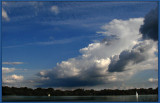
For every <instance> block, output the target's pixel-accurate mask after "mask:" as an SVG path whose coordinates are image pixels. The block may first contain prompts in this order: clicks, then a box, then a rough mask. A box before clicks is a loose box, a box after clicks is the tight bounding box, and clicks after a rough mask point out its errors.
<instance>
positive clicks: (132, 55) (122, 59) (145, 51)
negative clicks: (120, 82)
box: [108, 40, 158, 72]
mask: <svg viewBox="0 0 160 103" xmlns="http://www.w3.org/2000/svg"><path fill="white" fill-rule="evenodd" d="M157 50H158V48H157V43H155V42H153V41H152V40H146V41H143V42H142V43H139V44H137V45H135V46H134V47H133V49H132V50H124V51H122V52H121V53H120V55H119V56H118V59H117V58H116V57H117V55H116V57H113V59H112V62H111V63H110V65H109V68H108V71H109V72H122V71H124V70H125V67H126V66H127V65H128V64H129V63H131V64H137V63H140V62H143V61H145V60H147V59H148V58H149V57H150V58H153V57H155V56H154V53H155V52H156V51H157ZM115 58H116V59H115Z"/></svg>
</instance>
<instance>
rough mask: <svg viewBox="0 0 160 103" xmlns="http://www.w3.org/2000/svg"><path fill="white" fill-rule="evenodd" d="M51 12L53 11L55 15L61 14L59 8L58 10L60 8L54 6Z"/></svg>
mask: <svg viewBox="0 0 160 103" xmlns="http://www.w3.org/2000/svg"><path fill="white" fill-rule="evenodd" d="M51 11H52V12H53V13H55V14H58V13H59V8H58V6H52V7H51Z"/></svg>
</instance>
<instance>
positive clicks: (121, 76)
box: [35, 18, 158, 87]
mask: <svg viewBox="0 0 160 103" xmlns="http://www.w3.org/2000/svg"><path fill="white" fill-rule="evenodd" d="M142 24H143V18H132V19H129V20H117V19H114V20H113V21H111V22H110V23H108V24H105V25H104V26H102V31H99V32H97V33H100V35H104V36H105V38H104V39H103V40H102V41H96V42H94V43H91V44H89V45H88V46H87V47H84V48H82V49H80V53H81V54H82V55H80V56H78V57H75V58H70V59H68V60H67V61H62V62H61V63H57V66H56V67H54V68H53V69H51V70H44V71H41V72H39V73H38V74H37V76H38V79H36V80H35V82H37V83H38V85H37V86H42V87H81V86H82V87H87V86H97V85H106V86H108V85H109V84H111V83H119V85H121V83H122V81H125V80H128V79H129V78H130V77H132V76H133V75H134V74H135V73H136V72H137V71H140V70H145V69H153V68H154V65H155V64H158V61H157V60H158V59H157V58H156V56H155V52H157V50H158V49H157V42H155V41H152V40H145V41H140V39H141V37H142V35H139V28H140V26H141V25H142ZM155 58H156V60H153V59H155ZM155 61H156V62H155ZM148 62H149V63H148ZM154 63H155V64H154ZM146 64H147V65H148V64H149V65H150V66H149V67H147V66H145V65H146ZM111 65H112V68H111ZM118 65H121V68H116V67H118ZM111 71H112V72H111ZM113 71H123V72H113ZM126 75H127V78H126Z"/></svg>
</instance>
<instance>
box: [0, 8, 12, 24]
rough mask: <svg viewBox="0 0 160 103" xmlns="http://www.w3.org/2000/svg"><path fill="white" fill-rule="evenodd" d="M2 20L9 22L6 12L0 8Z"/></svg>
mask: <svg viewBox="0 0 160 103" xmlns="http://www.w3.org/2000/svg"><path fill="white" fill-rule="evenodd" d="M2 18H3V19H5V20H6V21H9V20H10V19H9V17H8V14H7V12H6V11H5V10H4V9H3V8H2Z"/></svg>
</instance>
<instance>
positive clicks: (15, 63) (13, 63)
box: [2, 62, 23, 65]
mask: <svg viewBox="0 0 160 103" xmlns="http://www.w3.org/2000/svg"><path fill="white" fill-rule="evenodd" d="M2 64H8V65H18V64H23V62H3V63H2Z"/></svg>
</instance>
